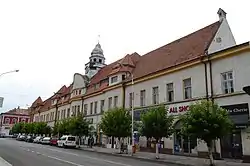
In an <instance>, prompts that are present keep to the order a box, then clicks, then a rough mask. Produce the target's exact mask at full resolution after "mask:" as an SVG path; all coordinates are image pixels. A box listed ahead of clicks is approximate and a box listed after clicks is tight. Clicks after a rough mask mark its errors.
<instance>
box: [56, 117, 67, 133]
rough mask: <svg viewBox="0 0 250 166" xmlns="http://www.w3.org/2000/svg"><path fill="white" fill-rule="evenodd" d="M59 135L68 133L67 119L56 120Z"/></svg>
mask: <svg viewBox="0 0 250 166" xmlns="http://www.w3.org/2000/svg"><path fill="white" fill-rule="evenodd" d="M57 130H58V133H59V135H64V134H69V119H63V120H61V121H60V122H58V129H57Z"/></svg>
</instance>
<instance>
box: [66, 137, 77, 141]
mask: <svg viewBox="0 0 250 166" xmlns="http://www.w3.org/2000/svg"><path fill="white" fill-rule="evenodd" d="M75 140H76V138H75V137H68V141H75Z"/></svg>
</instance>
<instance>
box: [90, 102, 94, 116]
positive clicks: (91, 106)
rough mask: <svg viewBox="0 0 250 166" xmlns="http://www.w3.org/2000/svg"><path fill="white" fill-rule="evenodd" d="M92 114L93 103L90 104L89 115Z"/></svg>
mask: <svg viewBox="0 0 250 166" xmlns="http://www.w3.org/2000/svg"><path fill="white" fill-rule="evenodd" d="M92 114H93V102H92V103H90V115H92Z"/></svg>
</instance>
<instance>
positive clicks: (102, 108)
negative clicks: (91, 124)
mask: <svg viewBox="0 0 250 166" xmlns="http://www.w3.org/2000/svg"><path fill="white" fill-rule="evenodd" d="M100 111H101V113H103V112H104V100H101V105H100Z"/></svg>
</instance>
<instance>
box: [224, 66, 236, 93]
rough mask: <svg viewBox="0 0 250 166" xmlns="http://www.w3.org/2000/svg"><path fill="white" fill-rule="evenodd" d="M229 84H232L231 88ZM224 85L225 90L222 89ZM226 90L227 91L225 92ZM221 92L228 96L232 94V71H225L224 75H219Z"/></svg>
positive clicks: (233, 90)
mask: <svg viewBox="0 0 250 166" xmlns="http://www.w3.org/2000/svg"><path fill="white" fill-rule="evenodd" d="M229 74H231V76H232V78H229ZM224 75H225V77H226V79H224ZM230 82H231V83H232V87H230ZM225 84H226V86H227V88H226V87H224V86H225ZM226 89H227V91H226ZM221 91H222V93H223V94H229V93H234V92H235V89H234V73H233V71H232V70H231V71H227V72H224V73H221Z"/></svg>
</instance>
